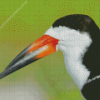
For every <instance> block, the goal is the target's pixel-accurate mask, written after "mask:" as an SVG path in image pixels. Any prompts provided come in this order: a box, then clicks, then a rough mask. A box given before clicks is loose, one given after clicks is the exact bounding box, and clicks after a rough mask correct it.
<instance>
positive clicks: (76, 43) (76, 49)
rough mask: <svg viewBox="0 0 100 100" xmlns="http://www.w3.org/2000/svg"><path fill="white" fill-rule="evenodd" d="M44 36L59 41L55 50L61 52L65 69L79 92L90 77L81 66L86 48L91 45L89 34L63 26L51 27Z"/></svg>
mask: <svg viewBox="0 0 100 100" xmlns="http://www.w3.org/2000/svg"><path fill="white" fill-rule="evenodd" d="M45 34H47V35H50V36H52V37H54V38H57V39H59V43H58V46H57V48H59V49H60V50H61V51H62V52H63V55H64V61H65V66H66V69H67V71H68V73H69V75H70V76H71V77H72V78H73V80H74V81H75V83H76V84H77V86H78V88H79V89H80V90H81V89H82V88H83V86H84V84H85V83H86V81H87V79H88V77H89V75H90V71H88V69H87V68H86V66H84V65H83V64H82V60H83V59H82V58H83V56H84V54H85V52H86V51H87V47H89V46H90V45H91V43H92V40H91V38H90V37H89V34H88V33H87V32H82V33H80V31H79V30H74V29H70V28H67V27H64V26H59V27H56V28H53V27H51V28H50V29H49V30H47V31H46V33H45Z"/></svg>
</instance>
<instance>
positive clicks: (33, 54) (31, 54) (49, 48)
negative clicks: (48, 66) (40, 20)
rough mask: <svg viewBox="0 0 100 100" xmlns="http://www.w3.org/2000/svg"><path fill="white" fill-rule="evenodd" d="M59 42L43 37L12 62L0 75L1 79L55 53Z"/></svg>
mask: <svg viewBox="0 0 100 100" xmlns="http://www.w3.org/2000/svg"><path fill="white" fill-rule="evenodd" d="M58 41H59V40H58V39H55V38H53V37H51V36H49V35H43V36H42V37H40V38H39V39H38V40H36V41H35V42H34V43H32V44H31V45H29V46H28V47H27V48H25V49H24V50H23V51H22V52H21V53H19V54H18V55H17V56H16V57H15V58H14V59H13V60H12V62H11V63H10V64H9V65H8V66H7V67H6V69H5V70H4V71H3V72H2V73H0V79H2V78H4V77H5V76H7V75H9V74H11V73H13V72H15V71H17V70H19V69H20V68H22V67H25V66H26V65H28V64H30V63H32V62H34V61H36V60H38V59H40V58H43V57H45V56H47V55H49V54H51V53H53V52H55V51H56V45H57V44H58Z"/></svg>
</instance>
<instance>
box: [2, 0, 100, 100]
mask: <svg viewBox="0 0 100 100" xmlns="http://www.w3.org/2000/svg"><path fill="white" fill-rule="evenodd" d="M69 14H86V15H89V16H90V17H92V18H93V20H94V21H95V22H96V24H97V25H98V26H99V27H100V0H1V1H0V72H2V71H3V70H4V69H5V68H6V66H7V65H8V64H9V63H10V62H11V60H12V59H13V58H14V57H15V56H16V55H17V54H19V52H21V51H22V50H23V49H24V48H25V47H27V46H28V45H29V44H31V43H32V42H34V41H35V40H36V39H38V38H39V37H41V36H42V35H43V34H44V32H45V31H46V30H47V29H48V28H49V27H50V26H51V25H52V24H53V22H54V21H55V20H57V19H59V18H60V17H63V16H66V15H69ZM0 100H84V99H83V97H82V95H81V93H80V91H79V89H78V87H77V86H76V85H75V83H74V81H73V80H72V79H71V77H70V76H69V74H68V73H67V71H66V68H65V65H64V58H63V55H62V52H61V51H60V50H59V51H58V52H56V53H54V54H51V55H49V56H47V57H45V58H42V59H41V60H38V61H36V62H35V63H32V64H30V65H28V66H26V67H25V68H22V69H20V70H18V71H16V72H14V73H13V74H11V75H9V76H7V77H5V78H4V79H1V80H0Z"/></svg>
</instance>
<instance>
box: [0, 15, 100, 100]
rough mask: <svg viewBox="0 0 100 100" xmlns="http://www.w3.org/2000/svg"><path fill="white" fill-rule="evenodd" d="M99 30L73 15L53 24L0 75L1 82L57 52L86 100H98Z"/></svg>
mask: <svg viewBox="0 0 100 100" xmlns="http://www.w3.org/2000/svg"><path fill="white" fill-rule="evenodd" d="M99 43H100V30H99V28H98V26H97V25H96V24H95V22H94V21H93V20H92V18H91V17H89V16H87V15H82V14H73V15H68V16H65V17H62V18H60V19H58V20H57V21H55V22H54V23H53V25H52V26H51V27H50V28H49V29H48V30H47V31H46V32H45V34H44V35H43V36H42V37H40V38H39V39H38V40H36V41H35V42H34V43H32V44H31V45H29V46H28V47H27V48H26V49H24V50H23V51H22V52H21V53H20V54H19V55H17V57H16V58H15V59H14V60H13V61H12V62H11V63H10V64H9V65H8V66H7V68H6V69H5V70H4V71H3V72H2V73H0V79H1V78H3V77H5V76H7V75H9V74H11V73H12V72H14V71H16V70H18V69H20V68H22V67H24V66H26V65H28V64H30V63H32V62H34V61H36V60H38V59H40V58H42V57H45V56H47V55H49V54H51V53H53V52H55V51H57V50H58V49H60V50H61V51H62V52H63V55H64V61H65V66H66V69H67V71H68V73H69V75H70V76H71V77H72V78H73V80H74V81H75V83H76V84H77V86H78V88H79V89H80V91H81V93H82V95H83V97H84V98H85V99H86V100H100V96H99V92H100V86H99V85H100V70H99V66H100V63H99V62H100V61H99V57H100V53H99V52H100V47H99Z"/></svg>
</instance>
